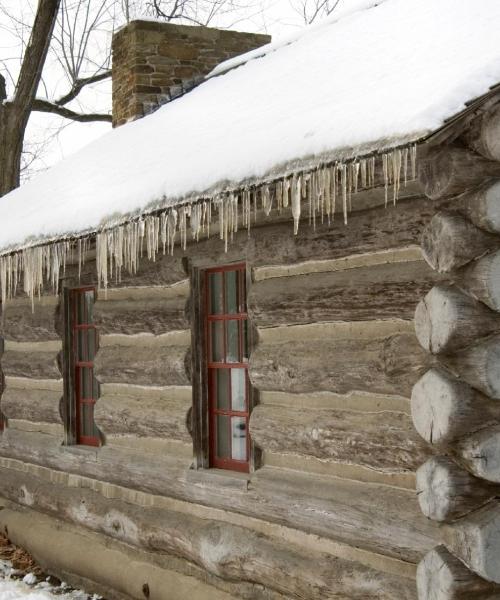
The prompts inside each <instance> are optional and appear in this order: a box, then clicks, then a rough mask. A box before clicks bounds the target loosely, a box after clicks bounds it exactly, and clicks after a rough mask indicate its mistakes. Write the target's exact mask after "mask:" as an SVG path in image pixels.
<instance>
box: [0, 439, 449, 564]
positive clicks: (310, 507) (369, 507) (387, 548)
mask: <svg viewBox="0 0 500 600" xmlns="http://www.w3.org/2000/svg"><path fill="white" fill-rule="evenodd" d="M0 453H1V454H2V455H3V456H4V457H8V458H12V459H16V460H18V461H22V462H23V464H27V463H33V464H34V465H40V466H42V467H44V468H50V469H54V470H57V471H58V472H63V471H66V472H68V473H72V474H74V475H82V476H84V477H90V478H95V479H101V480H103V481H107V482H109V483H112V484H116V485H119V486H122V487H125V488H132V490H134V491H140V492H147V493H151V494H154V495H155V496H164V497H170V498H177V499H180V500H184V501H186V502H188V503H189V504H190V505H192V504H193V503H194V504H199V505H203V506H205V507H215V508H220V509H225V510H230V511H233V512H236V513H238V514H241V515H244V516H245V518H248V517H255V518H258V519H266V520H267V521H269V522H274V523H281V524H284V525H287V526H289V527H292V528H293V529H299V530H303V531H307V532H309V533H311V534H314V535H319V536H323V537H325V538H327V539H331V540H335V541H337V542H339V543H342V544H349V545H351V546H354V547H356V548H359V549H362V550H364V551H367V552H375V553H378V554H383V555H385V556H388V557H391V558H395V559H401V560H404V561H409V562H413V563H416V562H418V560H419V559H420V557H421V555H422V553H423V552H426V551H427V550H429V549H430V548H432V547H433V546H434V545H436V543H437V542H436V540H437V539H438V537H437V536H438V531H437V528H436V524H435V523H433V522H432V521H429V520H427V519H425V517H424V516H423V515H422V514H421V512H420V509H419V507H418V503H417V501H416V498H415V494H414V491H410V490H403V489H398V488H395V487H391V486H386V485H376V484H366V483H358V482H355V481H351V480H348V479H342V478H338V477H325V476H324V475H308V474H305V473H300V472H298V471H294V470H292V469H290V467H294V465H293V462H291V463H289V464H288V468H286V469H277V468H270V467H265V466H264V467H263V468H261V469H259V470H258V471H257V472H255V473H254V474H252V477H251V482H250V485H249V487H248V490H247V491H240V492H238V491H237V490H234V489H233V488H231V493H230V494H228V490H227V488H226V487H225V486H224V484H223V483H221V482H219V480H218V478H214V479H213V482H212V483H211V484H210V485H208V484H207V485H193V483H192V481H191V480H190V478H188V476H187V471H188V470H189V467H190V464H191V459H184V458H183V459H182V460H179V459H178V458H177V457H176V456H169V455H165V454H163V453H154V454H152V453H149V452H148V453H144V454H141V453H140V452H139V451H138V450H137V449H134V450H133V451H129V450H127V449H126V448H116V447H110V446H106V445H105V446H102V447H101V448H100V449H99V450H95V451H94V450H91V449H88V448H86V449H85V451H82V450H81V449H80V448H78V447H63V446H61V444H60V439H59V438H55V437H54V438H52V437H51V436H48V435H42V434H37V433H28V432H23V431H14V430H12V431H11V430H8V431H7V432H6V434H4V436H3V437H2V440H1V441H0ZM0 461H1V459H0ZM23 468H24V467H23ZM35 468H36V467H35ZM44 472H45V471H44ZM61 475H64V473H61ZM1 485H2V482H1V480H0V488H1ZM134 493H135V492H134ZM290 498H293V499H294V502H293V503H292V504H290Z"/></svg>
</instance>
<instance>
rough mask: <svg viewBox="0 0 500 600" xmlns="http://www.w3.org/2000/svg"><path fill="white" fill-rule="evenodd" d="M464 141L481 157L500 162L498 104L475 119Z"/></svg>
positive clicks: (499, 112) (465, 134)
mask: <svg viewBox="0 0 500 600" xmlns="http://www.w3.org/2000/svg"><path fill="white" fill-rule="evenodd" d="M463 139H464V140H465V142H466V144H467V145H468V146H469V147H470V148H472V149H473V150H474V151H475V152H478V153H479V154H481V156H484V157H485V158H488V159H490V160H496V161H500V107H499V106H498V104H497V105H496V106H493V107H492V108H490V109H489V110H487V111H485V112H482V113H481V114H480V115H479V116H478V117H477V118H476V119H474V120H473V121H472V123H471V125H470V127H469V128H468V130H467V131H466V132H465V133H464V135H463Z"/></svg>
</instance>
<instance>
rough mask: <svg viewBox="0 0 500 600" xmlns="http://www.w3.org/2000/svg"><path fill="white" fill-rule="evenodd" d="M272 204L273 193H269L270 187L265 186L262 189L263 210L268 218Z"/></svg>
mask: <svg viewBox="0 0 500 600" xmlns="http://www.w3.org/2000/svg"><path fill="white" fill-rule="evenodd" d="M271 208H272V203H271V193H270V191H269V186H268V185H264V186H263V187H262V210H263V211H264V214H265V215H266V217H268V216H269V215H270V213H271Z"/></svg>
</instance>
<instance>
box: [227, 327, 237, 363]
mask: <svg viewBox="0 0 500 600" xmlns="http://www.w3.org/2000/svg"><path fill="white" fill-rule="evenodd" d="M226 323H227V325H226V326H227V357H226V362H240V335H239V321H227V322H226Z"/></svg>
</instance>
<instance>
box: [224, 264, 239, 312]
mask: <svg viewBox="0 0 500 600" xmlns="http://www.w3.org/2000/svg"><path fill="white" fill-rule="evenodd" d="M237 312H238V271H226V313H227V314H233V313H237Z"/></svg>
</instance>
